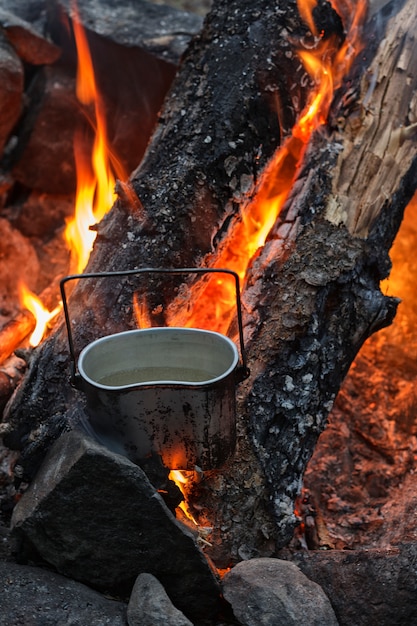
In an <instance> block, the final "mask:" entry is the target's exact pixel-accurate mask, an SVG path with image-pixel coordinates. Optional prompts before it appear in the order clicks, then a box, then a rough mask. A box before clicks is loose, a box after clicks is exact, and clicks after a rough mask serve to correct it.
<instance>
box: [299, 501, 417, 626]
mask: <svg viewBox="0 0 417 626" xmlns="http://www.w3.org/2000/svg"><path fill="white" fill-rule="evenodd" d="M411 510H413V509H411V508H410V509H409V511H411ZM292 560H293V561H294V562H295V563H296V564H297V565H298V567H300V569H301V570H302V571H303V572H304V573H305V574H306V575H307V576H308V577H309V578H310V579H311V580H314V581H316V582H317V583H318V584H319V585H320V586H321V587H322V588H323V589H324V591H325V593H326V594H327V596H328V597H329V598H330V600H331V603H332V606H333V608H334V610H335V613H336V616H337V619H338V620H339V624H340V626H351V625H352V624H355V626H368V625H369V624H378V626H391V625H392V624H410V625H411V624H417V605H416V597H417V544H416V543H415V542H412V543H402V544H399V545H397V546H393V547H391V548H386V549H368V550H365V549H361V550H316V551H303V552H300V553H297V554H294V555H293V556H292Z"/></svg>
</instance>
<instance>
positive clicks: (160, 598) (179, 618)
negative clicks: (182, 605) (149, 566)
mask: <svg viewBox="0 0 417 626" xmlns="http://www.w3.org/2000/svg"><path fill="white" fill-rule="evenodd" d="M127 620H128V623H129V626H155V624H164V626H193V625H192V622H190V620H188V619H187V618H186V617H185V615H184V613H181V611H179V610H178V609H176V608H175V606H174V605H173V604H172V602H171V600H170V599H169V598H168V596H167V594H166V592H165V589H164V588H163V586H162V585H161V583H160V582H159V581H158V580H157V579H156V578H155V576H152V574H139V576H138V577H137V579H136V582H135V584H134V587H133V590H132V593H131V596H130V600H129V604H128V607H127Z"/></svg>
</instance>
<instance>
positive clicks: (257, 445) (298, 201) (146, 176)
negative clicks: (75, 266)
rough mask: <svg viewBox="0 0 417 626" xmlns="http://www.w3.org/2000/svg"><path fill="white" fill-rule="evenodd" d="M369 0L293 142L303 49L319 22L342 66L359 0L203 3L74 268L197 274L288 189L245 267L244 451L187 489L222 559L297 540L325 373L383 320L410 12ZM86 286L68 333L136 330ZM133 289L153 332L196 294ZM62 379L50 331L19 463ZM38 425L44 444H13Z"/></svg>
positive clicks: (24, 418) (116, 301) (409, 162)
mask: <svg viewBox="0 0 417 626" xmlns="http://www.w3.org/2000/svg"><path fill="white" fill-rule="evenodd" d="M382 5H383V6H381V3H377V4H375V5H374V6H373V9H372V12H370V13H369V17H368V19H367V20H365V22H364V25H363V35H362V42H363V43H362V45H363V50H362V51H361V54H360V55H359V56H358V57H357V60H356V62H355V63H354V64H353V66H352V68H351V69H349V70H348V74H347V75H346V76H344V77H343V78H340V77H339V78H340V84H339V85H338V88H337V91H336V93H335V95H334V98H333V101H332V105H331V108H330V110H329V111H328V115H327V122H326V124H325V125H323V124H322V125H319V128H318V129H316V130H315V131H313V132H312V135H311V138H310V139H309V141H308V144H307V143H306V142H307V136H306V135H305V129H304V127H302V126H301V121H302V120H303V119H304V118H303V116H302V113H303V109H304V106H305V105H306V104H307V103H310V101H309V96H310V94H311V93H314V89H315V81H314V80H313V79H312V78H310V76H309V75H308V73H307V71H306V70H305V69H304V66H303V64H302V63H301V62H300V57H299V55H298V52H297V50H298V49H299V48H303V47H304V51H305V50H306V49H308V48H313V49H314V48H316V47H317V46H318V41H322V40H327V39H328V38H330V36H331V35H332V36H333V41H334V42H336V43H333V48H332V49H331V50H330V51H328V52H327V53H326V55H330V57H331V58H333V60H335V63H334V64H333V66H334V65H336V66H337V65H338V64H340V63H341V60H340V58H338V57H337V50H338V49H341V46H342V42H343V40H344V38H345V35H346V33H344V30H343V29H345V30H346V31H349V32H350V33H351V32H353V31H354V30H355V29H357V25H356V22H355V19H354V18H353V17H352V15H351V14H350V11H354V10H357V11H359V10H361V9H365V4H364V3H363V4H362V3H361V2H358V3H354V5H351V4H350V3H346V2H343V3H341V5H340V8H339V12H340V15H338V13H337V12H336V11H335V10H333V9H332V8H331V7H330V5H329V4H328V3H326V2H319V3H318V7H317V10H316V11H315V12H314V15H313V17H314V20H315V24H310V26H309V27H307V26H306V25H305V23H304V22H303V20H302V18H301V16H300V14H299V12H298V8H297V4H296V2H295V1H293V2H286V3H282V6H281V4H278V5H274V6H271V3H270V2H267V1H266V0H257V2H253V0H251V1H250V2H249V1H248V0H244V1H243V0H239V2H234V1H232V2H224V1H223V0H218V1H215V2H214V4H213V9H212V11H211V13H210V14H209V16H208V18H207V19H206V22H205V26H204V29H203V31H202V32H201V34H200V35H199V36H198V37H196V38H195V39H194V40H193V42H192V44H191V45H190V47H189V48H188V51H187V53H186V55H185V57H184V60H183V64H182V66H181V69H180V72H179V74H178V76H177V79H176V81H175V83H174V85H173V87H172V89H171V92H170V96H169V98H168V99H167V101H166V103H165V106H164V108H163V110H162V113H161V115H160V120H159V125H158V127H157V129H156V132H155V134H154V136H153V138H152V141H151V143H150V145H149V147H148V150H147V153H146V155H145V157H144V159H143V162H142V163H141V165H140V166H139V167H138V168H137V170H136V171H135V172H133V174H132V176H131V178H130V181H129V183H127V184H126V185H119V199H118V201H117V202H116V203H115V205H114V207H113V209H112V211H111V212H110V213H109V214H108V216H106V217H105V218H104V219H103V220H102V222H101V223H100V224H99V226H98V229H97V233H98V234H97V239H96V243H95V248H94V250H93V253H92V255H91V258H90V262H89V265H88V267H87V270H88V271H92V272H97V271H114V270H119V269H121V268H123V269H124V268H134V267H137V266H140V267H147V266H150V267H152V266H153V267H155V266H156V267H158V266H164V267H176V268H179V267H187V266H188V267H190V266H191V267H193V266H197V267H199V266H209V267H211V266H215V265H216V263H217V262H218V260H219V259H220V260H221V261H222V262H223V259H224V256H222V255H223V253H224V251H225V249H226V248H227V245H228V239H229V238H230V236H231V232H232V230H233V229H234V228H237V226H239V224H240V222H241V221H242V217H241V216H242V213H245V210H246V208H247V207H250V206H252V204H251V203H256V202H257V201H258V202H259V198H263V199H266V200H268V201H270V202H271V203H274V202H278V200H277V199H278V198H281V196H283V199H284V202H283V204H284V206H283V207H282V209H281V211H280V213H279V216H278V217H275V218H274V219H273V221H272V228H271V229H270V232H269V235H268V238H267V240H266V242H265V243H264V244H263V245H262V246H261V248H260V249H259V251H258V252H257V253H256V255H253V258H252V260H251V264H250V267H249V269H248V270H247V272H246V279H245V286H244V290H243V304H244V308H245V311H244V313H245V315H244V317H245V338H246V342H247V349H248V357H249V366H250V368H251V371H252V374H251V377H250V378H249V379H248V381H247V382H245V384H244V386H242V387H241V393H240V397H239V408H238V454H237V455H236V459H235V461H234V462H233V463H231V464H230V466H229V467H227V468H225V470H224V472H223V473H222V479H221V480H219V479H218V477H214V478H213V479H211V480H210V479H208V480H207V481H206V483H205V486H204V488H203V490H202V491H203V493H202V494H200V497H201V501H202V502H203V505H202V506H203V507H204V506H205V507H210V509H211V511H212V512H213V517H214V518H215V519H214V520H213V522H214V525H215V527H216V528H217V529H218V531H217V532H218V534H219V535H221V538H222V542H223V545H224V549H225V550H226V551H227V552H228V556H229V558H230V556H232V557H233V558H235V559H239V558H245V557H246V556H247V553H248V552H249V554H253V553H256V551H258V553H259V546H260V545H261V544H262V549H264V546H265V545H266V544H268V545H269V548H268V549H269V550H271V551H272V552H273V550H274V549H275V548H276V547H277V546H282V545H284V544H285V543H287V542H288V540H289V539H290V538H291V535H292V532H293V529H294V526H295V525H296V517H295V515H294V500H295V497H296V495H297V493H298V491H299V488H300V484H301V480H302V475H303V472H304V469H305V467H306V464H307V462H308V460H309V458H310V456H311V454H312V452H313V450H314V446H315V444H316V441H317V438H318V436H319V434H320V433H321V432H322V430H323V429H324V427H325V424H326V418H327V415H328V413H329V411H330V409H331V406H332V403H333V400H334V398H335V396H336V394H337V391H338V389H339V386H340V384H341V382H342V380H343V378H344V376H345V374H346V372H347V371H348V368H349V365H350V363H351V362H352V360H353V358H354V356H355V355H356V353H357V351H358V350H359V349H360V347H361V345H362V344H363V342H364V341H365V339H366V338H367V337H368V336H369V335H370V334H372V333H373V332H375V331H377V330H378V329H379V328H381V327H383V326H384V325H387V324H389V323H390V322H391V321H392V319H393V317H394V315H395V309H396V305H397V300H396V299H395V298H387V297H385V296H383V295H382V294H381V292H380V289H379V282H380V280H381V279H383V278H385V277H386V276H387V274H388V272H389V267H390V262H389V257H388V252H389V249H390V246H391V244H392V241H393V239H394V237H395V235H396V232H397V230H398V227H399V224H400V222H401V219H402V214H403V210H404V208H405V206H406V205H407V203H408V201H409V199H410V198H411V196H412V194H413V192H414V190H415V182H413V181H415V176H416V165H417V161H416V159H415V155H414V147H415V135H414V133H415V126H414V123H415V117H416V113H415V93H416V87H417V84H416V82H417V75H416V73H415V71H414V69H413V68H414V67H415V66H416V65H415V62H416V58H415V57H416V54H417V52H416V49H415V46H414V45H413V41H414V39H413V33H414V29H415V26H416V24H415V20H416V16H415V10H414V4H413V2H412V1H411V0H408V1H404V2H400V1H397V2H392V3H390V4H389V5H388V6H385V3H382ZM310 29H313V30H315V31H316V32H317V33H319V32H320V33H323V34H324V37H318V36H317V37H314V36H313V35H312V34H311V32H310ZM370 32H372V33H373V36H372V37H368V36H367V33H370ZM365 42H366V43H365ZM349 45H355V46H356V47H358V46H359V42H358V41H356V42H355V44H349ZM347 51H349V47H348V48H347V49H346V48H344V52H343V54H344V56H346V54H347ZM326 55H325V56H326ZM305 58H306V57H304V59H305ZM305 62H307V61H305ZM381 68H383V69H381ZM328 69H329V68H325V71H324V72H323V71H321V75H322V78H323V76H324V75H327V74H328ZM330 69H333V67H331V68H330ZM398 94H401V96H400V97H398ZM332 97H333V95H332ZM329 104H330V103H329ZM297 123H298V126H297V128H298V131H297V134H293V136H291V132H292V130H293V128H294V126H296V125H297ZM316 123H317V124H320V122H318V121H316ZM280 146H281V152H280V153H277V154H275V151H276V150H277V148H278V147H280ZM277 162H278V163H280V164H282V168H281V169H280V170H279V173H277V171H276V169H275V167H274V166H275V164H276V163H277ZM292 182H293V183H294V184H293V185H292V188H290V186H289V184H291V183H292ZM284 183H287V187H285V189H284V191H283V187H282V186H283V185H284ZM132 197H133V198H135V197H136V198H135V201H133V202H132ZM137 198H139V200H138V199H137ZM232 257H233V255H232V254H231V256H230V258H232ZM81 283H82V284H81ZM81 283H80V284H79V286H78V287H77V289H76V291H75V292H74V294H73V297H72V299H71V307H72V315H73V319H74V320H75V322H76V324H75V325H74V326H75V329H76V330H75V336H76V342H77V345H79V346H82V345H85V344H86V343H89V342H90V341H91V340H92V339H94V338H95V336H94V334H95V332H96V331H97V320H98V325H99V327H100V330H101V334H106V333H108V332H115V331H118V330H121V329H126V327H132V325H133V323H134V320H133V313H132V308H133V307H132V302H131V294H130V296H129V298H127V297H126V296H125V295H124V292H123V286H124V285H123V284H122V283H117V284H115V283H109V284H107V283H106V282H105V281H103V280H99V281H96V282H94V283H93V282H88V281H81ZM129 286H130V287H131V291H134V292H135V293H136V294H137V296H138V298H139V299H141V298H144V296H145V291H147V292H149V295H148V296H147V306H148V309H149V311H150V313H149V318H150V319H151V320H152V322H151V323H152V324H153V325H157V324H164V323H165V322H166V320H167V319H170V320H172V319H175V320H177V321H178V320H179V321H181V323H184V324H187V323H188V321H189V319H188V317H187V309H188V308H192V307H193V306H194V303H193V300H192V298H191V299H189V298H188V296H187V295H185V296H184V295H183V291H182V290H181V289H180V283H179V282H178V281H171V282H170V283H169V284H168V285H167V284H164V285H163V286H162V287H161V284H160V283H155V282H150V283H147V284H146V287H144V286H143V283H140V282H133V281H132V284H131V285H129ZM199 290H200V292H201V291H202V288H201V287H199ZM200 292H197V296H199V295H200ZM197 299H198V298H197ZM200 306H201V308H202V310H203V309H204V308H207V306H208V305H207V303H205V304H204V302H203V304H202V305H200ZM227 325H229V323H227ZM231 332H233V325H232V329H231ZM68 376H69V359H68V356H67V344H66V334H65V328H63V327H62V326H61V327H59V328H58V329H57V330H56V332H55V333H54V334H53V336H52V337H51V338H50V339H49V340H47V341H46V342H45V343H44V344H43V345H42V346H41V348H40V349H39V350H38V351H37V352H36V353H35V354H34V358H33V362H32V364H31V368H30V371H29V374H28V376H27V377H26V379H25V381H24V384H23V385H22V386H21V388H20V390H19V393H18V394H16V397H15V399H14V402H13V403H12V404H11V406H10V407H9V410H8V413H7V415H6V417H5V419H6V420H7V421H8V422H9V425H10V433H9V434H8V435H7V436H6V438H5V442H6V444H7V445H8V446H10V447H12V448H17V449H20V450H21V451H22V454H21V461H20V462H21V465H22V466H23V468H24V471H25V472H26V473H27V474H29V475H31V474H33V472H34V471H36V467H37V465H38V463H39V460H40V459H41V458H42V457H43V456H44V454H45V450H46V448H47V447H48V446H49V444H50V441H51V439H52V438H53V437H55V436H57V435H58V434H59V432H60V431H61V430H62V429H63V428H65V427H68V424H69V423H71V420H73V418H74V415H75V413H76V412H77V411H76V410H75V408H76V409H77V410H81V409H79V407H80V403H81V400H80V399H79V395H77V393H76V392H75V391H73V390H72V389H71V388H70V387H69V385H68V382H67V380H68ZM39 424H42V425H43V428H42V429H41V431H42V432H43V433H45V435H44V437H42V435H38V436H37V437H30V440H31V444H30V445H27V444H26V443H24V442H25V441H27V440H28V434H29V433H31V432H34V431H35V429H36V428H38V427H39ZM41 431H39V432H41ZM226 496H227V497H226ZM271 504H272V506H271V509H272V515H271V513H270V508H269V507H270V505H271ZM236 509H238V510H240V512H241V514H242V516H241V517H240V518H239V519H238V516H237V515H236ZM245 514H246V515H247V518H246V519H243V518H244V517H245ZM255 517H256V519H254V518H255ZM232 518H236V520H237V521H236V522H235V521H234V519H233V523H232V521H231V519H232ZM271 520H272V522H271ZM220 527H222V528H223V529H227V530H226V531H225V530H223V531H222V533H221V532H220ZM271 544H273V547H271ZM245 546H246V547H247V548H246V547H245ZM265 549H266V548H265Z"/></svg>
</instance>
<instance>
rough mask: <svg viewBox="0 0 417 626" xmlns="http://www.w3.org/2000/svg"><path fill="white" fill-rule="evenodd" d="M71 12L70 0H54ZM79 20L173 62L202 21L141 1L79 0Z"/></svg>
mask: <svg viewBox="0 0 417 626" xmlns="http://www.w3.org/2000/svg"><path fill="white" fill-rule="evenodd" d="M57 4H59V5H61V6H62V7H63V8H64V9H65V11H66V12H67V13H69V14H71V9H70V4H71V3H70V0H57ZM79 14H80V17H81V21H82V23H83V24H84V26H85V27H86V28H88V30H90V31H91V32H94V33H96V34H98V35H101V36H103V37H106V38H108V39H111V40H112V41H114V42H115V43H118V44H121V45H123V46H127V47H132V46H135V47H141V48H143V49H144V50H147V51H148V52H150V53H151V54H152V55H154V56H156V57H158V58H160V59H163V60H164V61H167V62H169V63H173V64H175V65H177V64H178V62H179V59H180V57H181V55H182V53H183V52H184V50H185V49H186V47H187V45H188V43H189V41H190V39H191V37H193V36H194V35H195V34H197V33H198V32H199V31H200V29H201V27H202V24H203V20H202V18H201V17H200V16H199V15H196V14H193V13H188V12H186V11H180V10H178V9H175V8H173V7H170V6H166V5H159V4H154V3H152V2H146V1H145V0H120V1H119V2H117V3H115V2H114V1H113V0H83V2H80V3H79Z"/></svg>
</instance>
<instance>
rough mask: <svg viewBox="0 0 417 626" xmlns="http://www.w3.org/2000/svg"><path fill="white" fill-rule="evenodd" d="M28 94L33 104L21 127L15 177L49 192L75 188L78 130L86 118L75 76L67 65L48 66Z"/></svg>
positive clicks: (72, 190) (61, 192)
mask: <svg viewBox="0 0 417 626" xmlns="http://www.w3.org/2000/svg"><path fill="white" fill-rule="evenodd" d="M27 98H28V100H29V102H30V103H31V105H30V107H29V113H28V115H27V116H26V117H25V118H24V120H22V123H21V125H20V128H19V145H18V154H15V155H14V160H15V161H16V164H15V166H14V167H13V170H12V173H13V176H14V178H15V179H16V180H17V181H19V182H20V183H22V184H23V185H25V187H28V188H29V189H38V190H40V191H43V192H46V193H51V194H67V193H71V192H74V190H75V186H76V179H75V164H74V146H73V144H74V132H75V130H76V129H77V128H80V127H81V124H82V121H83V117H82V114H81V112H80V107H79V104H78V101H77V99H76V96H75V79H74V77H71V76H69V75H68V74H67V73H66V72H65V70H63V68H60V67H58V66H50V67H45V68H44V70H43V71H42V72H41V73H39V74H38V75H37V77H36V79H35V80H34V81H33V82H32V85H31V89H30V90H29V92H28V94H27Z"/></svg>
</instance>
